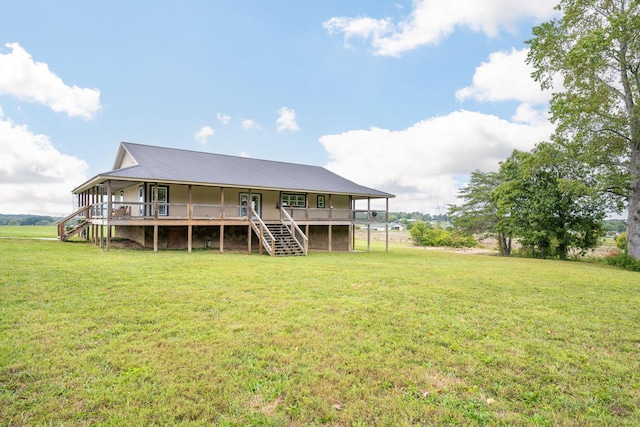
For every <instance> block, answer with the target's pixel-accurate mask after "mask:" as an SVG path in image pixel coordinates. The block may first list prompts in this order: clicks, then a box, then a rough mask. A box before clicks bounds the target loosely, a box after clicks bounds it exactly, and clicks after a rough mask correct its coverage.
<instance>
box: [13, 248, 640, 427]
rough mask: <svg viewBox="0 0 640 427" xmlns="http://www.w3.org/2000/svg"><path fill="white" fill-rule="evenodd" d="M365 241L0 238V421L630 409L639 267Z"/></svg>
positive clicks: (392, 417) (251, 419)
mask: <svg viewBox="0 0 640 427" xmlns="http://www.w3.org/2000/svg"><path fill="white" fill-rule="evenodd" d="M363 247H365V248H366V243H365V245H364V246H363V244H362V242H359V243H358V248H359V249H362V248H363ZM383 248H384V246H382V245H380V244H372V249H373V251H372V252H371V253H353V254H338V253H333V254H331V253H313V254H311V255H310V256H308V257H297V258H270V257H267V256H259V255H255V254H254V255H245V254H231V253H227V254H222V255H221V254H218V253H216V252H212V251H195V252H193V253H191V254H188V253H186V252H185V251H167V252H158V253H153V252H148V251H133V250H112V251H111V252H109V253H107V252H102V251H101V250H100V249H98V248H96V247H95V246H93V245H91V244H87V243H83V242H73V243H61V242H56V241H39V240H20V239H0V259H2V270H1V273H0V301H1V304H0V424H2V425H133V426H136V425H139V426H147V425H222V426H225V425H233V426H236V425H237V426H241V425H242V426H244V425H273V426H280V425H299V426H302V425H344V426H351V425H353V426H357V425H382V426H395V425H434V426H435V425H465V426H466V425H508V426H513V425H515V426H518V425H522V426H525V425H526V426H529V425H542V426H544V425H569V426H571V425H575V426H584V425H593V426H605V425H638V423H640V410H639V409H638V408H640V311H639V310H638V307H640V280H639V279H640V276H639V275H638V273H632V272H628V271H621V270H616V269H613V268H608V267H605V266H602V265H596V264H587V263H579V262H556V261H543V260H531V259H505V258H501V257H494V256H479V255H464V254H457V253H450V252H443V251H432V250H423V249H415V248H402V247H399V246H392V248H391V251H390V252H389V253H385V252H384V250H383Z"/></svg>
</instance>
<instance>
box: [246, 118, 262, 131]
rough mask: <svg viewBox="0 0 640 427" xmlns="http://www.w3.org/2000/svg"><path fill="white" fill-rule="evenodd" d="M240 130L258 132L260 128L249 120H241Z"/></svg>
mask: <svg viewBox="0 0 640 427" xmlns="http://www.w3.org/2000/svg"><path fill="white" fill-rule="evenodd" d="M242 129H244V130H251V129H256V130H260V129H262V128H261V127H260V125H259V124H257V123H256V122H254V121H253V120H251V119H242Z"/></svg>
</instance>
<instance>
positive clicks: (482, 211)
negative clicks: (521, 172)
mask: <svg viewBox="0 0 640 427" xmlns="http://www.w3.org/2000/svg"><path fill="white" fill-rule="evenodd" d="M500 183H501V175H500V174H499V173H497V172H481V171H479V170H476V171H474V172H472V173H471V179H470V180H469V183H468V184H467V185H465V186H464V187H463V188H461V189H460V191H459V192H458V197H459V198H460V199H462V200H464V203H463V204H462V205H460V206H456V205H451V206H449V216H450V217H451V221H452V223H453V226H454V227H456V228H460V229H462V230H464V231H466V232H467V233H471V234H482V235H484V236H485V237H494V238H496V239H497V240H498V246H499V249H500V254H501V255H505V256H508V255H511V237H512V234H511V232H510V230H509V229H508V227H507V226H506V221H505V218H502V217H501V216H500V215H499V214H498V207H497V204H496V201H495V199H494V197H493V193H494V191H495V189H496V188H497V187H498V185H500Z"/></svg>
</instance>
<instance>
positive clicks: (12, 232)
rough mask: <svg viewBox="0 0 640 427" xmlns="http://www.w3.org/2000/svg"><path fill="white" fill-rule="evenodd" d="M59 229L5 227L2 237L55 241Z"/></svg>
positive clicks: (51, 226) (46, 226)
mask: <svg viewBox="0 0 640 427" xmlns="http://www.w3.org/2000/svg"><path fill="white" fill-rule="evenodd" d="M57 235H58V228H57V227H56V226H55V225H25V226H19V225H15V226H14V225H3V226H0V237H29V238H34V239H36V238H37V239H55V238H56V237H57Z"/></svg>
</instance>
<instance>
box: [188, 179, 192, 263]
mask: <svg viewBox="0 0 640 427" xmlns="http://www.w3.org/2000/svg"><path fill="white" fill-rule="evenodd" d="M191 187H192V186H191V184H189V187H188V188H189V190H188V193H189V205H188V206H187V217H188V219H189V225H187V251H188V252H189V253H191V248H192V246H193V225H192V224H191V220H192V218H193V203H192V188H191Z"/></svg>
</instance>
